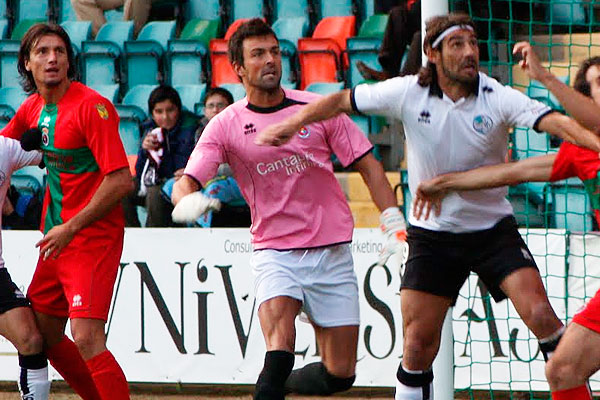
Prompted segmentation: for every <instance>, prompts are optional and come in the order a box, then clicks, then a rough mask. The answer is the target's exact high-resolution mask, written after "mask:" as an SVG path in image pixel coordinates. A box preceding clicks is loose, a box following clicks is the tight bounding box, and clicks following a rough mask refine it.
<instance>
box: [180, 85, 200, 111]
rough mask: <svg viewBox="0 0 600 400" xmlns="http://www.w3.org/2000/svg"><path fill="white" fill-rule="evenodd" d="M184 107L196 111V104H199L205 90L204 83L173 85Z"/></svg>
mask: <svg viewBox="0 0 600 400" xmlns="http://www.w3.org/2000/svg"><path fill="white" fill-rule="evenodd" d="M174 88H175V90H177V93H179V97H181V104H182V106H183V108H184V109H186V110H188V111H190V112H196V110H197V109H198V104H201V102H202V100H203V99H204V94H205V92H206V84H201V85H178V86H174Z"/></svg>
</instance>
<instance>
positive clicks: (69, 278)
mask: <svg viewBox="0 0 600 400" xmlns="http://www.w3.org/2000/svg"><path fill="white" fill-rule="evenodd" d="M123 235H124V231H123V230H121V231H120V232H117V233H116V234H115V235H114V237H107V236H106V235H102V236H82V235H76V236H75V237H74V238H73V240H72V241H71V243H69V245H68V246H67V247H65V248H64V249H63V250H62V252H61V253H60V255H59V256H58V258H56V259H52V258H49V259H47V260H46V261H44V260H42V257H40V258H39V259H38V264H37V267H36V270H35V273H34V275H33V279H32V281H31V284H30V285H29V288H28V290H27V297H29V299H30V301H31V305H32V307H33V309H34V310H35V311H37V312H41V313H44V314H49V315H54V316H57V317H69V318H94V319H102V320H104V321H106V320H107V318H108V311H109V309H110V303H111V299H112V295H113V287H114V284H115V280H116V277H117V271H118V270H119V262H120V261H121V253H122V251H123Z"/></svg>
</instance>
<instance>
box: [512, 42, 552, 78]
mask: <svg viewBox="0 0 600 400" xmlns="http://www.w3.org/2000/svg"><path fill="white" fill-rule="evenodd" d="M513 54H514V55H517V54H520V55H521V56H522V57H523V59H522V60H521V61H519V66H520V67H521V69H523V70H524V71H525V72H526V73H527V75H528V76H529V78H531V79H535V80H537V81H542V80H543V78H544V76H545V75H546V74H548V73H549V72H548V70H547V69H546V68H544V66H543V65H542V63H541V62H540V59H539V57H538V56H537V54H535V51H533V48H532V47H531V44H529V42H518V43H517V44H515V47H513Z"/></svg>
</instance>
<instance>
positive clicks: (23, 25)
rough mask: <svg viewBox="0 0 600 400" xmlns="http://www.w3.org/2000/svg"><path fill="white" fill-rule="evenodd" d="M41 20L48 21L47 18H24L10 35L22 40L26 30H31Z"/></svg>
mask: <svg viewBox="0 0 600 400" xmlns="http://www.w3.org/2000/svg"><path fill="white" fill-rule="evenodd" d="M40 22H46V20H45V19H24V20H22V21H20V22H19V23H17V25H16V26H15V27H14V28H13V31H12V33H11V35H10V38H11V39H12V40H19V41H20V40H21V39H23V36H24V35H25V32H27V31H28V30H29V28H31V27H32V26H33V25H35V24H39V23H40Z"/></svg>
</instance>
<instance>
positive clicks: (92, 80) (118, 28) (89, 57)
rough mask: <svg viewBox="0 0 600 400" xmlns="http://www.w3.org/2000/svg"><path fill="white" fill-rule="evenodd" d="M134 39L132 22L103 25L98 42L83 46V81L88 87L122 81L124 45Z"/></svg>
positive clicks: (93, 41)
mask: <svg viewBox="0 0 600 400" xmlns="http://www.w3.org/2000/svg"><path fill="white" fill-rule="evenodd" d="M131 39H133V22H132V21H112V22H107V23H106V24H104V25H102V27H101V28H100V30H99V31H98V34H97V35H96V40H86V41H84V42H83V44H82V64H83V81H84V82H85V83H86V84H87V85H94V84H100V85H105V84H113V83H119V82H120V81H121V78H120V76H121V57H122V53H123V45H124V43H125V42H126V41H128V40H131Z"/></svg>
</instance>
